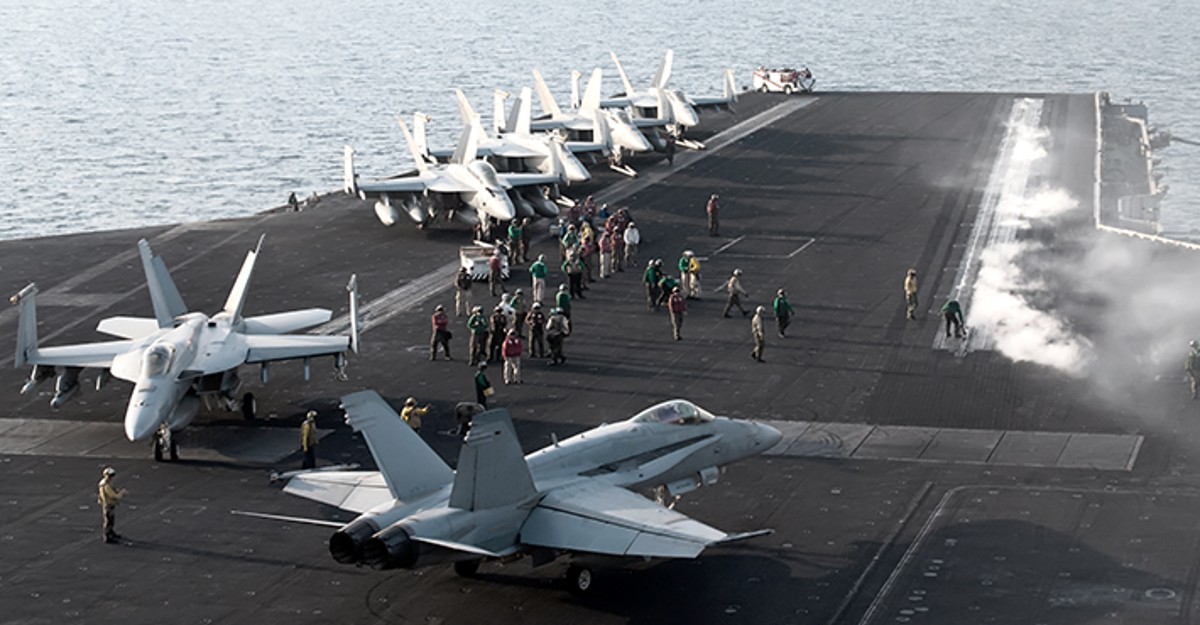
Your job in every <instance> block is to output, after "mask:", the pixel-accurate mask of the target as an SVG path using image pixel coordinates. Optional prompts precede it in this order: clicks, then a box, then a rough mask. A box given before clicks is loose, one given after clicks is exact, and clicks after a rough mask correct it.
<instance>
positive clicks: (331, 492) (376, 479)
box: [283, 471, 392, 514]
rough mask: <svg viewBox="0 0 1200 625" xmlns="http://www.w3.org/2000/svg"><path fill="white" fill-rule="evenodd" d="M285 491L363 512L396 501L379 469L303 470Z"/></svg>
mask: <svg viewBox="0 0 1200 625" xmlns="http://www.w3.org/2000/svg"><path fill="white" fill-rule="evenodd" d="M283 492H285V493H288V494H289V495H296V496H297V497H303V498H305V499H311V500H313V501H316V502H320V503H323V504H328V505H330V506H333V507H335V508H341V509H342V510H348V511H350V512H356V513H359V514H362V513H363V512H366V511H367V510H370V509H371V508H374V507H375V506H378V505H379V504H382V503H385V502H388V501H391V500H392V494H391V492H390V491H388V487H387V483H386V482H384V480H383V475H382V474H380V473H379V472H378V471H323V472H320V473H303V474H301V475H297V476H295V477H293V478H292V479H290V480H288V483H287V486H285V487H284V488H283Z"/></svg>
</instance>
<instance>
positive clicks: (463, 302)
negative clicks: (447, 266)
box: [454, 267, 472, 317]
mask: <svg viewBox="0 0 1200 625" xmlns="http://www.w3.org/2000/svg"><path fill="white" fill-rule="evenodd" d="M471 282H472V281H471V274H469V273H467V268H466V267H462V268H460V269H459V270H458V273H456V274H454V316H455V317H461V316H463V315H469V314H471Z"/></svg>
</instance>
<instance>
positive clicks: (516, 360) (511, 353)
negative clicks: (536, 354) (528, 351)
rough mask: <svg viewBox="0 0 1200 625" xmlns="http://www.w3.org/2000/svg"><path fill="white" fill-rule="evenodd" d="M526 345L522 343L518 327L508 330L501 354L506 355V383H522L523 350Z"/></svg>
mask: <svg viewBox="0 0 1200 625" xmlns="http://www.w3.org/2000/svg"><path fill="white" fill-rule="evenodd" d="M524 348H525V346H524V345H522V344H521V337H520V335H518V334H517V329H516V328H513V329H510V330H509V331H508V336H507V337H505V339H504V347H503V349H502V350H501V354H502V355H503V356H504V383H505V384H520V383H521V352H522V351H524Z"/></svg>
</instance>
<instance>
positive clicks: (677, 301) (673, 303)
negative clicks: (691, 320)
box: [667, 287, 687, 341]
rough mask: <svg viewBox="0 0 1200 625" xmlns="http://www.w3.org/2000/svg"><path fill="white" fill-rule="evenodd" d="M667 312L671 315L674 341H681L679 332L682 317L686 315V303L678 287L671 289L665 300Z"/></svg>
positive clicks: (681, 327) (681, 328) (681, 325)
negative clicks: (669, 295)
mask: <svg viewBox="0 0 1200 625" xmlns="http://www.w3.org/2000/svg"><path fill="white" fill-rule="evenodd" d="M667 310H668V311H670V313H671V332H672V333H673V334H674V335H675V340H676V341H679V340H683V336H682V335H681V334H680V332H681V331H682V330H683V316H684V315H685V314H687V303H686V302H685V301H684V298H683V293H682V292H681V291H680V290H679V287H675V288H673V289H671V297H669V298H668V299H667Z"/></svg>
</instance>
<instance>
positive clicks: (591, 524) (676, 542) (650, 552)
mask: <svg viewBox="0 0 1200 625" xmlns="http://www.w3.org/2000/svg"><path fill="white" fill-rule="evenodd" d="M729 537H730V536H729V535H728V534H726V533H725V532H722V531H720V530H718V529H714V528H712V527H709V526H707V525H705V524H703V523H700V522H699V521H696V520H693V519H691V518H689V517H687V516H685V515H683V514H680V513H678V512H675V511H674V510H670V509H667V508H665V507H663V506H661V505H659V504H657V503H654V502H653V501H650V500H649V499H646V498H645V497H642V496H641V495H638V494H635V493H632V492H630V491H628V490H625V489H624V488H620V487H617V486H609V485H606V484H601V483H598V482H589V483H585V484H583V485H571V486H566V487H563V488H559V489H557V490H554V491H551V492H550V493H549V494H547V495H546V496H545V497H543V498H542V500H541V502H540V503H538V505H537V507H535V508H534V509H533V511H532V512H530V514H529V517H528V518H527V519H526V520H525V524H524V525H523V526H522V527H521V533H520V541H521V542H522V543H523V544H526V545H533V546H538V547H549V548H552V549H565V550H568V551H581V552H588V553H599V554H606V555H616V556H646V557H659V558H694V557H696V556H697V555H699V554H700V552H701V551H703V550H704V548H705V547H707V546H709V545H712V544H716V543H719V542H722V541H724V540H726V539H727V538H729Z"/></svg>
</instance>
